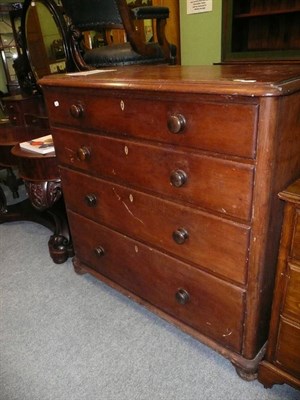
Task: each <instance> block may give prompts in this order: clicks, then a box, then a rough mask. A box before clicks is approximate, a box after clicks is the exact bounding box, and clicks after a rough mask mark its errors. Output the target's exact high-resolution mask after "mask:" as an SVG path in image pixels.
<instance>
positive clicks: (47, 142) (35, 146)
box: [20, 135, 55, 154]
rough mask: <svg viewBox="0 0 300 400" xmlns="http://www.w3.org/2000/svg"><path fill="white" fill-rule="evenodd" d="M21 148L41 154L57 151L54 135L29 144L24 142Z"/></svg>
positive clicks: (33, 140)
mask: <svg viewBox="0 0 300 400" xmlns="http://www.w3.org/2000/svg"><path fill="white" fill-rule="evenodd" d="M20 147H21V148H22V149H24V150H29V151H32V152H34V153H39V154H48V153H52V152H53V153H54V151H55V149H54V144H53V139H52V135H47V136H42V137H39V138H36V139H32V140H29V141H27V142H22V143H20Z"/></svg>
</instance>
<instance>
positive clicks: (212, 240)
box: [40, 66, 300, 379]
mask: <svg viewBox="0 0 300 400" xmlns="http://www.w3.org/2000/svg"><path fill="white" fill-rule="evenodd" d="M40 84H41V85H42V88H43V92H44V96H45V100H46V103H47V108H48V114H49V120H50V125H51V130H52V134H53V137H54V143H55V147H56V155H57V159H58V163H59V166H60V173H61V178H62V185H63V191H64V196H65V200H66V207H67V212H68V218H69V222H70V228H71V232H72V237H73V241H74V247H75V258H74V266H75V270H76V271H77V272H79V273H83V272H89V273H91V274H93V275H94V276H96V277H97V278H99V279H101V280H103V281H104V282H106V283H108V284H109V285H111V286H113V287H114V288H116V289H118V290H120V291H122V292H123V293H125V294H127V295H128V296H129V297H130V298H133V299H135V300H136V301H138V302H140V303H142V304H144V305H145V306H146V307H148V308H149V309H150V310H152V311H153V312H155V313H157V314H158V315H160V316H161V317H163V318H165V319H167V320H168V321H170V322H172V323H174V324H176V325H177V326H179V327H180V328H181V329H183V330H184V331H186V332H188V333H189V334H191V335H193V336H194V337H196V338H198V339H199V340H201V341H202V342H203V343H205V344H207V345H209V346H211V347H212V348H213V349H215V350H217V351H218V352H220V353H221V354H222V355H223V356H225V357H227V358H229V359H230V360H231V361H232V363H233V364H234V365H235V367H236V369H237V371H238V373H239V374H240V375H241V376H242V377H244V378H246V379H253V378H254V377H255V376H256V372H257V366H258V363H259V361H260V360H261V358H262V356H263V355H264V351H265V343H266V339H267V335H268V327H269V317H270V309H271V301H272V293H273V285H274V275H275V269H276V260H277V250H278V243H279V238H280V229H281V221H282V203H281V201H280V200H279V199H278V196H277V193H278V192H279V191H281V190H282V189H283V188H284V187H286V185H287V184H289V183H290V182H291V181H293V180H294V179H296V177H297V176H298V175H299V174H300V152H299V148H300V121H299V115H300V67H299V66H278V68H276V69H275V68H272V67H265V66H245V67H244V68H243V69H242V70H241V68H239V67H237V66H211V67H179V66H172V67H168V66H153V67H141V66H140V67H123V68H117V69H116V70H115V71H112V72H102V73H98V74H93V75H89V76H82V75H80V74H79V75H77V76H68V75H57V76H52V77H44V78H43V79H42V80H41V81H40Z"/></svg>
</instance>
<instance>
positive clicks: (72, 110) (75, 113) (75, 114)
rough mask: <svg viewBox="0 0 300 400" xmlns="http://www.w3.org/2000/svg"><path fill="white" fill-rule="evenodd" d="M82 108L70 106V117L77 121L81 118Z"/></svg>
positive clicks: (76, 105)
mask: <svg viewBox="0 0 300 400" xmlns="http://www.w3.org/2000/svg"><path fill="white" fill-rule="evenodd" d="M83 112H84V108H83V105H82V104H72V105H71V107H70V114H71V115H72V117H74V118H76V119H79V118H81V117H82V116H83Z"/></svg>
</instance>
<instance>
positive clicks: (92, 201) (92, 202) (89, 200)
mask: <svg viewBox="0 0 300 400" xmlns="http://www.w3.org/2000/svg"><path fill="white" fill-rule="evenodd" d="M84 199H85V202H86V204H87V205H88V206H89V207H96V205H97V197H96V195H95V194H87V195H86V196H85V198H84Z"/></svg>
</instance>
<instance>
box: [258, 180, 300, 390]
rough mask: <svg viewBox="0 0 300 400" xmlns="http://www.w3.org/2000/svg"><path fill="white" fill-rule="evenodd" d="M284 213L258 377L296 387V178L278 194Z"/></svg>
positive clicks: (299, 373) (299, 318)
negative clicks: (272, 295)
mask: <svg viewBox="0 0 300 400" xmlns="http://www.w3.org/2000/svg"><path fill="white" fill-rule="evenodd" d="M279 196H280V198H281V199H283V200H285V202H286V205H285V216H284V221H283V227H282V238H281V244H280V252H279V257H278V269H277V275H276V285H275V290H274V300H273V307H272V318H271V324H270V334H269V340H268V348H267V353H266V358H265V360H264V361H263V362H262V363H261V364H260V367H259V375H258V377H259V380H260V381H261V382H262V383H263V384H264V385H265V386H266V387H270V386H272V385H273V384H275V383H289V384H290V385H292V386H294V387H295V388H298V389H300V350H299V349H300V179H299V180H297V181H296V182H295V183H294V184H292V185H290V186H289V187H288V188H287V189H286V190H284V191H283V192H281V193H280V194H279Z"/></svg>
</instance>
